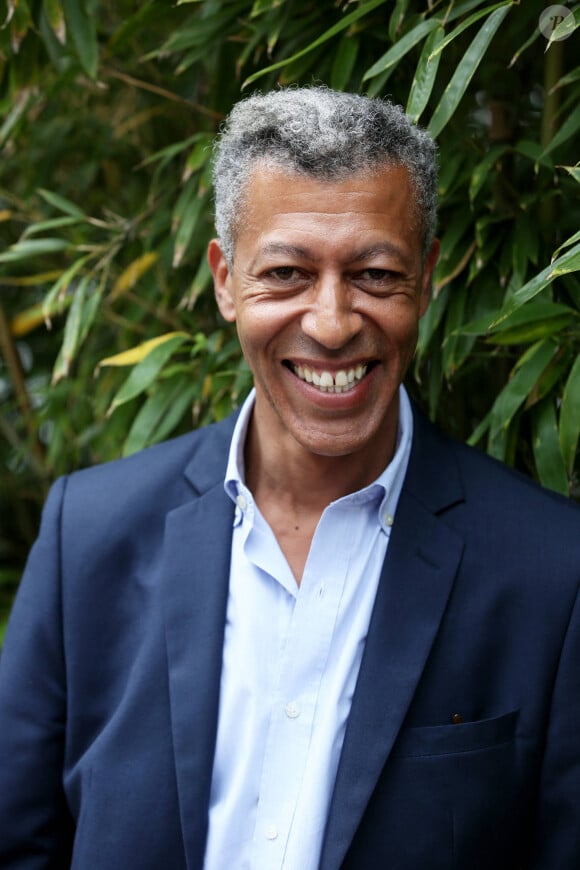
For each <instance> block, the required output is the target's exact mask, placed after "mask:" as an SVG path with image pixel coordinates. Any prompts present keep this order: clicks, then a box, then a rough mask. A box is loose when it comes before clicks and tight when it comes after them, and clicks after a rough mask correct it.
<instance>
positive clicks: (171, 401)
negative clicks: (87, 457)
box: [123, 377, 197, 456]
mask: <svg viewBox="0 0 580 870" xmlns="http://www.w3.org/2000/svg"><path fill="white" fill-rule="evenodd" d="M196 390H197V384H194V383H191V380H190V379H189V378H187V377H186V378H183V377H180V378H177V379H173V381H172V382H170V383H167V384H165V383H161V384H159V386H158V388H157V389H156V390H155V392H154V393H153V394H152V395H151V396H149V398H148V399H147V401H146V402H145V404H144V405H143V407H142V408H140V409H139V412H138V414H137V416H136V417H135V419H134V421H133V424H132V425H131V429H130V430H129V434H128V435H127V438H126V440H125V443H124V444H123V456H130V455H131V454H132V453H136V452H137V451H138V450H142V449H143V448H144V447H147V446H149V445H151V444H156V443H157V442H158V441H161V439H162V438H163V437H164V435H165V433H166V423H167V422H169V431H171V430H172V429H173V427H174V426H175V425H176V424H177V423H178V422H179V420H180V419H181V418H182V416H183V414H184V413H185V411H186V410H187V407H188V406H190V405H191V403H192V402H193V399H194V396H195V392H196Z"/></svg>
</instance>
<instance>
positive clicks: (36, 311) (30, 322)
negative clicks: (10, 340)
mask: <svg viewBox="0 0 580 870" xmlns="http://www.w3.org/2000/svg"><path fill="white" fill-rule="evenodd" d="M43 323H44V311H43V307H42V304H40V305H34V306H33V307H32V308H27V309H26V311H21V312H20V314H17V315H16V317H14V318H13V319H12V320H11V322H10V332H11V334H12V335H13V336H14V338H21V337H22V336H23V335H28V333H29V332H32V331H33V330H34V329H36V328H37V327H39V326H41V325H42V324H43Z"/></svg>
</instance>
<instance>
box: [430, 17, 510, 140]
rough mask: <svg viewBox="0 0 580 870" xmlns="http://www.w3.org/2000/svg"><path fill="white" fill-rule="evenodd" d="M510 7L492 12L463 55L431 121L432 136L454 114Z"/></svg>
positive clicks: (437, 133) (437, 132) (436, 133)
mask: <svg viewBox="0 0 580 870" xmlns="http://www.w3.org/2000/svg"><path fill="white" fill-rule="evenodd" d="M509 9H510V7H509V6H502V7H501V8H500V9H496V10H495V12H492V13H491V15H490V16H489V18H488V19H487V21H486V22H485V24H483V25H482V27H481V29H480V30H479V33H478V34H477V36H476V37H475V38H474V40H473V42H472V43H471V45H470V46H469V48H468V49H467V51H466V52H465V54H464V55H463V57H462V59H461V61H460V62H459V64H458V66H457V69H456V70H455V72H454V74H453V76H452V77H451V80H450V82H449V84H448V85H447V87H446V88H445V91H444V92H443V96H442V97H441V101H440V103H439V105H438V106H437V108H436V109H435V111H434V113H433V117H432V118H431V121H430V122H429V132H430V133H431V135H432V136H434V137H437V136H438V135H439V133H440V132H441V131H442V130H443V128H444V127H445V125H446V124H447V123H448V121H449V120H450V119H451V117H452V116H453V113H454V112H455V109H456V108H457V106H458V105H459V103H460V101H461V98H462V97H463V95H464V93H465V91H466V90H467V87H468V85H469V83H470V81H471V79H472V78H473V76H474V75H475V72H476V70H477V68H478V66H479V64H480V63H481V61H482V60H483V56H484V55H485V52H486V51H487V49H488V47H489V44H490V42H491V40H492V39H493V37H494V36H495V34H496V32H497V31H498V29H499V28H500V26H501V24H502V22H503V20H504V18H505V17H506V15H507V13H508V12H509Z"/></svg>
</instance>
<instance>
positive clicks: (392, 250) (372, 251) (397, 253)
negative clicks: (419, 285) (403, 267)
mask: <svg viewBox="0 0 580 870" xmlns="http://www.w3.org/2000/svg"><path fill="white" fill-rule="evenodd" d="M381 254H387V255H388V256H394V257H398V258H399V259H400V260H401V261H403V262H405V263H406V262H407V257H406V256H405V253H404V252H403V251H402V250H401V248H399V247H398V245H394V244H392V242H380V243H379V244H376V245H370V246H369V247H368V248H362V249H361V250H359V251H356V252H355V253H354V254H353V255H352V256H351V257H349V258H348V262H349V263H360V262H362V261H364V260H368V259H371V258H372V257H377V256H380V255H381ZM272 255H274V256H276V255H282V256H287V257H301V258H303V259H308V260H313V261H314V262H316V261H317V260H319V259H320V258H319V257H316V256H315V255H314V254H313V253H312V251H309V250H308V248H301V247H300V246H299V245H289V244H287V243H285V242H268V244H266V245H264V247H263V248H261V249H260V251H259V254H258V256H272Z"/></svg>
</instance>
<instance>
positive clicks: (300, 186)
mask: <svg viewBox="0 0 580 870" xmlns="http://www.w3.org/2000/svg"><path fill="white" fill-rule="evenodd" d="M246 203H247V204H248V205H247V211H246V213H244V215H243V217H242V219H241V220H240V221H239V224H240V229H239V232H238V235H237V238H236V246H235V255H234V264H233V268H232V269H231V271H230V270H229V269H228V266H227V264H226V262H225V259H224V257H223V254H222V252H221V250H220V247H219V243H218V242H217V241H213V242H212V243H211V244H210V247H209V251H208V260H209V264H210V268H211V270H212V273H213V277H214V283H215V292H216V298H217V302H218V305H219V309H220V311H221V313H222V315H223V316H224V317H225V319H226V320H228V321H231V322H234V321H235V322H236V325H237V330H238V335H239V338H240V342H241V345H242V350H243V352H244V355H245V358H246V360H247V362H248V365H249V366H250V368H251V370H252V373H253V375H254V383H255V387H256V408H255V414H254V425H255V426H258V427H260V434H261V435H262V436H263V437H264V438H268V439H277V441H276V442H270V443H280V445H281V446H282V445H285V446H287V447H288V446H292V447H294V448H296V447H297V446H298V447H299V449H301V450H306V451H308V452H309V453H310V454H317V455H319V456H346V455H350V454H362V455H363V456H364V455H365V454H366V455H368V457H369V459H373V458H376V456H377V455H379V454H381V451H382V455H383V459H384V461H383V463H382V465H384V464H385V463H386V459H388V458H389V457H386V459H385V458H384V450H385V447H384V445H385V444H389V443H391V444H393V443H394V437H395V433H396V428H397V422H398V401H397V391H398V387H399V384H400V383H401V381H402V379H403V376H404V374H405V372H406V370H407V368H408V366H409V363H410V362H411V359H412V357H413V354H414V351H415V345H416V341H417V330H418V323H419V318H420V317H421V315H422V314H423V313H424V311H425V309H426V307H427V303H428V298H429V290H430V281H431V275H432V272H433V268H434V266H435V263H436V260H437V254H438V245H437V243H436V242H435V243H434V244H433V247H432V250H431V251H430V252H429V255H428V256H427V258H426V262H425V264H424V265H423V264H422V257H421V254H422V246H421V237H420V232H419V227H418V224H417V219H416V215H415V212H414V207H413V204H414V200H413V193H412V189H411V185H410V182H409V177H408V173H407V170H406V169H405V168H403V167H398V166H393V167H387V168H384V169H382V170H381V171H380V172H379V173H378V174H375V175H366V174H365V175H360V176H354V177H351V178H348V179H346V180H342V181H331V182H326V181H319V180H315V179H312V178H309V177H304V176H301V175H299V174H296V173H286V172H284V171H282V170H279V169H273V168H265V169H262V170H257V171H256V172H255V173H254V175H253V176H252V177H251V178H250V180H249V182H248V185H247V188H246ZM382 465H381V466H380V467H382Z"/></svg>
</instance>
